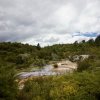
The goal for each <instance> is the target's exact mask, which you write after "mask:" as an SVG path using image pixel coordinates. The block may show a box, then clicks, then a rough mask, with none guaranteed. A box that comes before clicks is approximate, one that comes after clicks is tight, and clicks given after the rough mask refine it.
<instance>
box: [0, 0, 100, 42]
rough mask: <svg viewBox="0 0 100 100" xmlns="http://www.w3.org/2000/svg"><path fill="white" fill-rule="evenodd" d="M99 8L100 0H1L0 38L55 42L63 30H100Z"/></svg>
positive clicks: (70, 31) (72, 31)
mask: <svg viewBox="0 0 100 100" xmlns="http://www.w3.org/2000/svg"><path fill="white" fill-rule="evenodd" d="M99 9H100V1H99V0H0V41H21V42H23V41H27V40H30V39H31V41H32V40H34V41H35V42H41V43H46V42H47V43H54V42H59V41H60V39H59V38H60V36H62V35H64V34H65V35H67V34H70V35H71V34H73V33H75V32H78V31H79V32H92V31H93V32H100V18H99V17H100V11H99ZM58 35H59V38H58Z"/></svg>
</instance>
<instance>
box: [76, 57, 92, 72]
mask: <svg viewBox="0 0 100 100" xmlns="http://www.w3.org/2000/svg"><path fill="white" fill-rule="evenodd" d="M89 67H90V62H89V59H85V60H83V61H82V62H81V61H80V62H78V68H77V71H78V72H82V71H84V70H87V69H88V68H89Z"/></svg>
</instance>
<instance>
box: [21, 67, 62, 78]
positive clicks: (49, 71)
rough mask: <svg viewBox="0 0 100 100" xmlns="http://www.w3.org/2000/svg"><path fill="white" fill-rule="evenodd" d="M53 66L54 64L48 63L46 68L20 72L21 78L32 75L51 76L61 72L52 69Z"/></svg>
mask: <svg viewBox="0 0 100 100" xmlns="http://www.w3.org/2000/svg"><path fill="white" fill-rule="evenodd" d="M52 69H53V66H52V65H46V66H45V67H44V68H42V69H40V70H38V71H34V72H22V73H20V74H19V76H20V78H27V77H31V76H45V75H46V76H49V75H57V74H60V73H57V72H54V71H52Z"/></svg>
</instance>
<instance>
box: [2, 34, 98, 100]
mask: <svg viewBox="0 0 100 100" xmlns="http://www.w3.org/2000/svg"><path fill="white" fill-rule="evenodd" d="M83 54H87V55H90V57H89V58H88V59H86V60H84V61H78V62H77V63H78V69H77V71H76V72H74V73H73V74H69V75H62V76H44V77H37V78H33V80H29V81H27V82H26V83H25V87H24V88H23V89H22V90H19V89H18V83H17V81H16V79H17V77H16V73H17V72H18V70H22V69H26V68H29V67H42V66H43V65H45V64H47V63H49V61H54V60H55V61H56V60H61V59H66V58H67V59H68V58H69V56H70V57H73V56H74V55H83ZM99 99H100V36H98V37H97V38H96V39H95V40H93V39H90V40H89V41H87V42H85V41H84V40H83V41H82V42H80V43H78V42H77V41H76V42H75V43H73V44H57V45H53V46H47V47H44V48H41V47H40V45H39V44H38V45H37V46H32V45H29V44H21V43H11V42H2V43H0V100H99Z"/></svg>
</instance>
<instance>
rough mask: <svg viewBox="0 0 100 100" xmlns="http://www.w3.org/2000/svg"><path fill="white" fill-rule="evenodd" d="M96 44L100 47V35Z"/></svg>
mask: <svg viewBox="0 0 100 100" xmlns="http://www.w3.org/2000/svg"><path fill="white" fill-rule="evenodd" d="M95 44H96V45H97V46H100V35H99V36H97V38H96V39H95Z"/></svg>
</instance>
